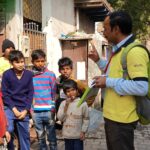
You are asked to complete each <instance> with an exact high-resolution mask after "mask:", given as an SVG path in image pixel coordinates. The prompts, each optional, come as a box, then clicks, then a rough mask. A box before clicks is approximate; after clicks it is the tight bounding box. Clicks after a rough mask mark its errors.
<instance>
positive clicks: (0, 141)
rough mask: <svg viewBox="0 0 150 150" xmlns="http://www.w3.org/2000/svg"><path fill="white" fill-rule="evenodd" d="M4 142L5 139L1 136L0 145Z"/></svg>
mask: <svg viewBox="0 0 150 150" xmlns="http://www.w3.org/2000/svg"><path fill="white" fill-rule="evenodd" d="M2 144H4V139H3V138H1V137H0V145H2Z"/></svg>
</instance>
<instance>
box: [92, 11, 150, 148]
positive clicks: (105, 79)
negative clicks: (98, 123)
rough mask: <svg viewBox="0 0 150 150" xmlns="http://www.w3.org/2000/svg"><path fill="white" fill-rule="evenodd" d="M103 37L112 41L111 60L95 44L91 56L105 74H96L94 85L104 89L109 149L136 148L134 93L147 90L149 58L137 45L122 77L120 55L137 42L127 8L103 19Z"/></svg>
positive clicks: (136, 120) (141, 92)
mask: <svg viewBox="0 0 150 150" xmlns="http://www.w3.org/2000/svg"><path fill="white" fill-rule="evenodd" d="M104 36H105V38H106V39H107V40H108V42H109V43H110V44H112V56H111V58H110V59H109V60H103V59H101V58H100V57H99V55H98V53H97V51H96V49H95V47H94V45H93V49H92V50H91V51H90V53H89V58H91V59H92V60H93V61H95V62H96V63H97V64H98V66H99V68H100V69H101V70H102V71H103V72H104V73H105V76H96V77H94V80H95V86H96V87H99V88H103V89H105V94H104V105H103V116H104V120H105V133H106V142H107V147H108V150H134V129H135V128H136V125H137V122H138V119H139V118H138V115H137V112H136V101H135V97H134V95H137V96H145V95H146V94H147V92H148V72H147V64H148V62H149V57H148V54H147V52H146V51H145V50H144V49H143V48H142V47H134V48H133V49H132V50H131V51H130V52H129V53H128V55H127V70H128V75H129V77H130V79H129V80H126V79H123V69H122V65H121V54H122V52H123V49H124V48H125V47H127V46H128V45H129V44H131V43H133V42H135V38H134V35H133V34H132V20H131V17H130V16H129V14H128V13H126V12H125V11H115V12H112V13H110V14H109V15H108V16H107V17H106V18H105V20H104Z"/></svg>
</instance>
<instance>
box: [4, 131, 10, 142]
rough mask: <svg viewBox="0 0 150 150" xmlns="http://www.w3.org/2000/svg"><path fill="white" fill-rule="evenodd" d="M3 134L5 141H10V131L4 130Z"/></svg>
mask: <svg viewBox="0 0 150 150" xmlns="http://www.w3.org/2000/svg"><path fill="white" fill-rule="evenodd" d="M5 136H6V141H7V142H10V140H11V135H10V133H9V132H8V131H6V133H5Z"/></svg>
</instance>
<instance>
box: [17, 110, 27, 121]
mask: <svg viewBox="0 0 150 150" xmlns="http://www.w3.org/2000/svg"><path fill="white" fill-rule="evenodd" d="M27 113H28V111H27V110H23V111H22V112H20V114H21V115H20V116H19V117H18V119H20V120H21V119H24V118H25V116H26V115H27Z"/></svg>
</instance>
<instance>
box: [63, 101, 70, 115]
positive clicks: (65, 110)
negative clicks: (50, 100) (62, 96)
mask: <svg viewBox="0 0 150 150" xmlns="http://www.w3.org/2000/svg"><path fill="white" fill-rule="evenodd" d="M69 103H70V100H69V99H67V100H66V104H65V107H64V113H66V112H67V110H68V106H69Z"/></svg>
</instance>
